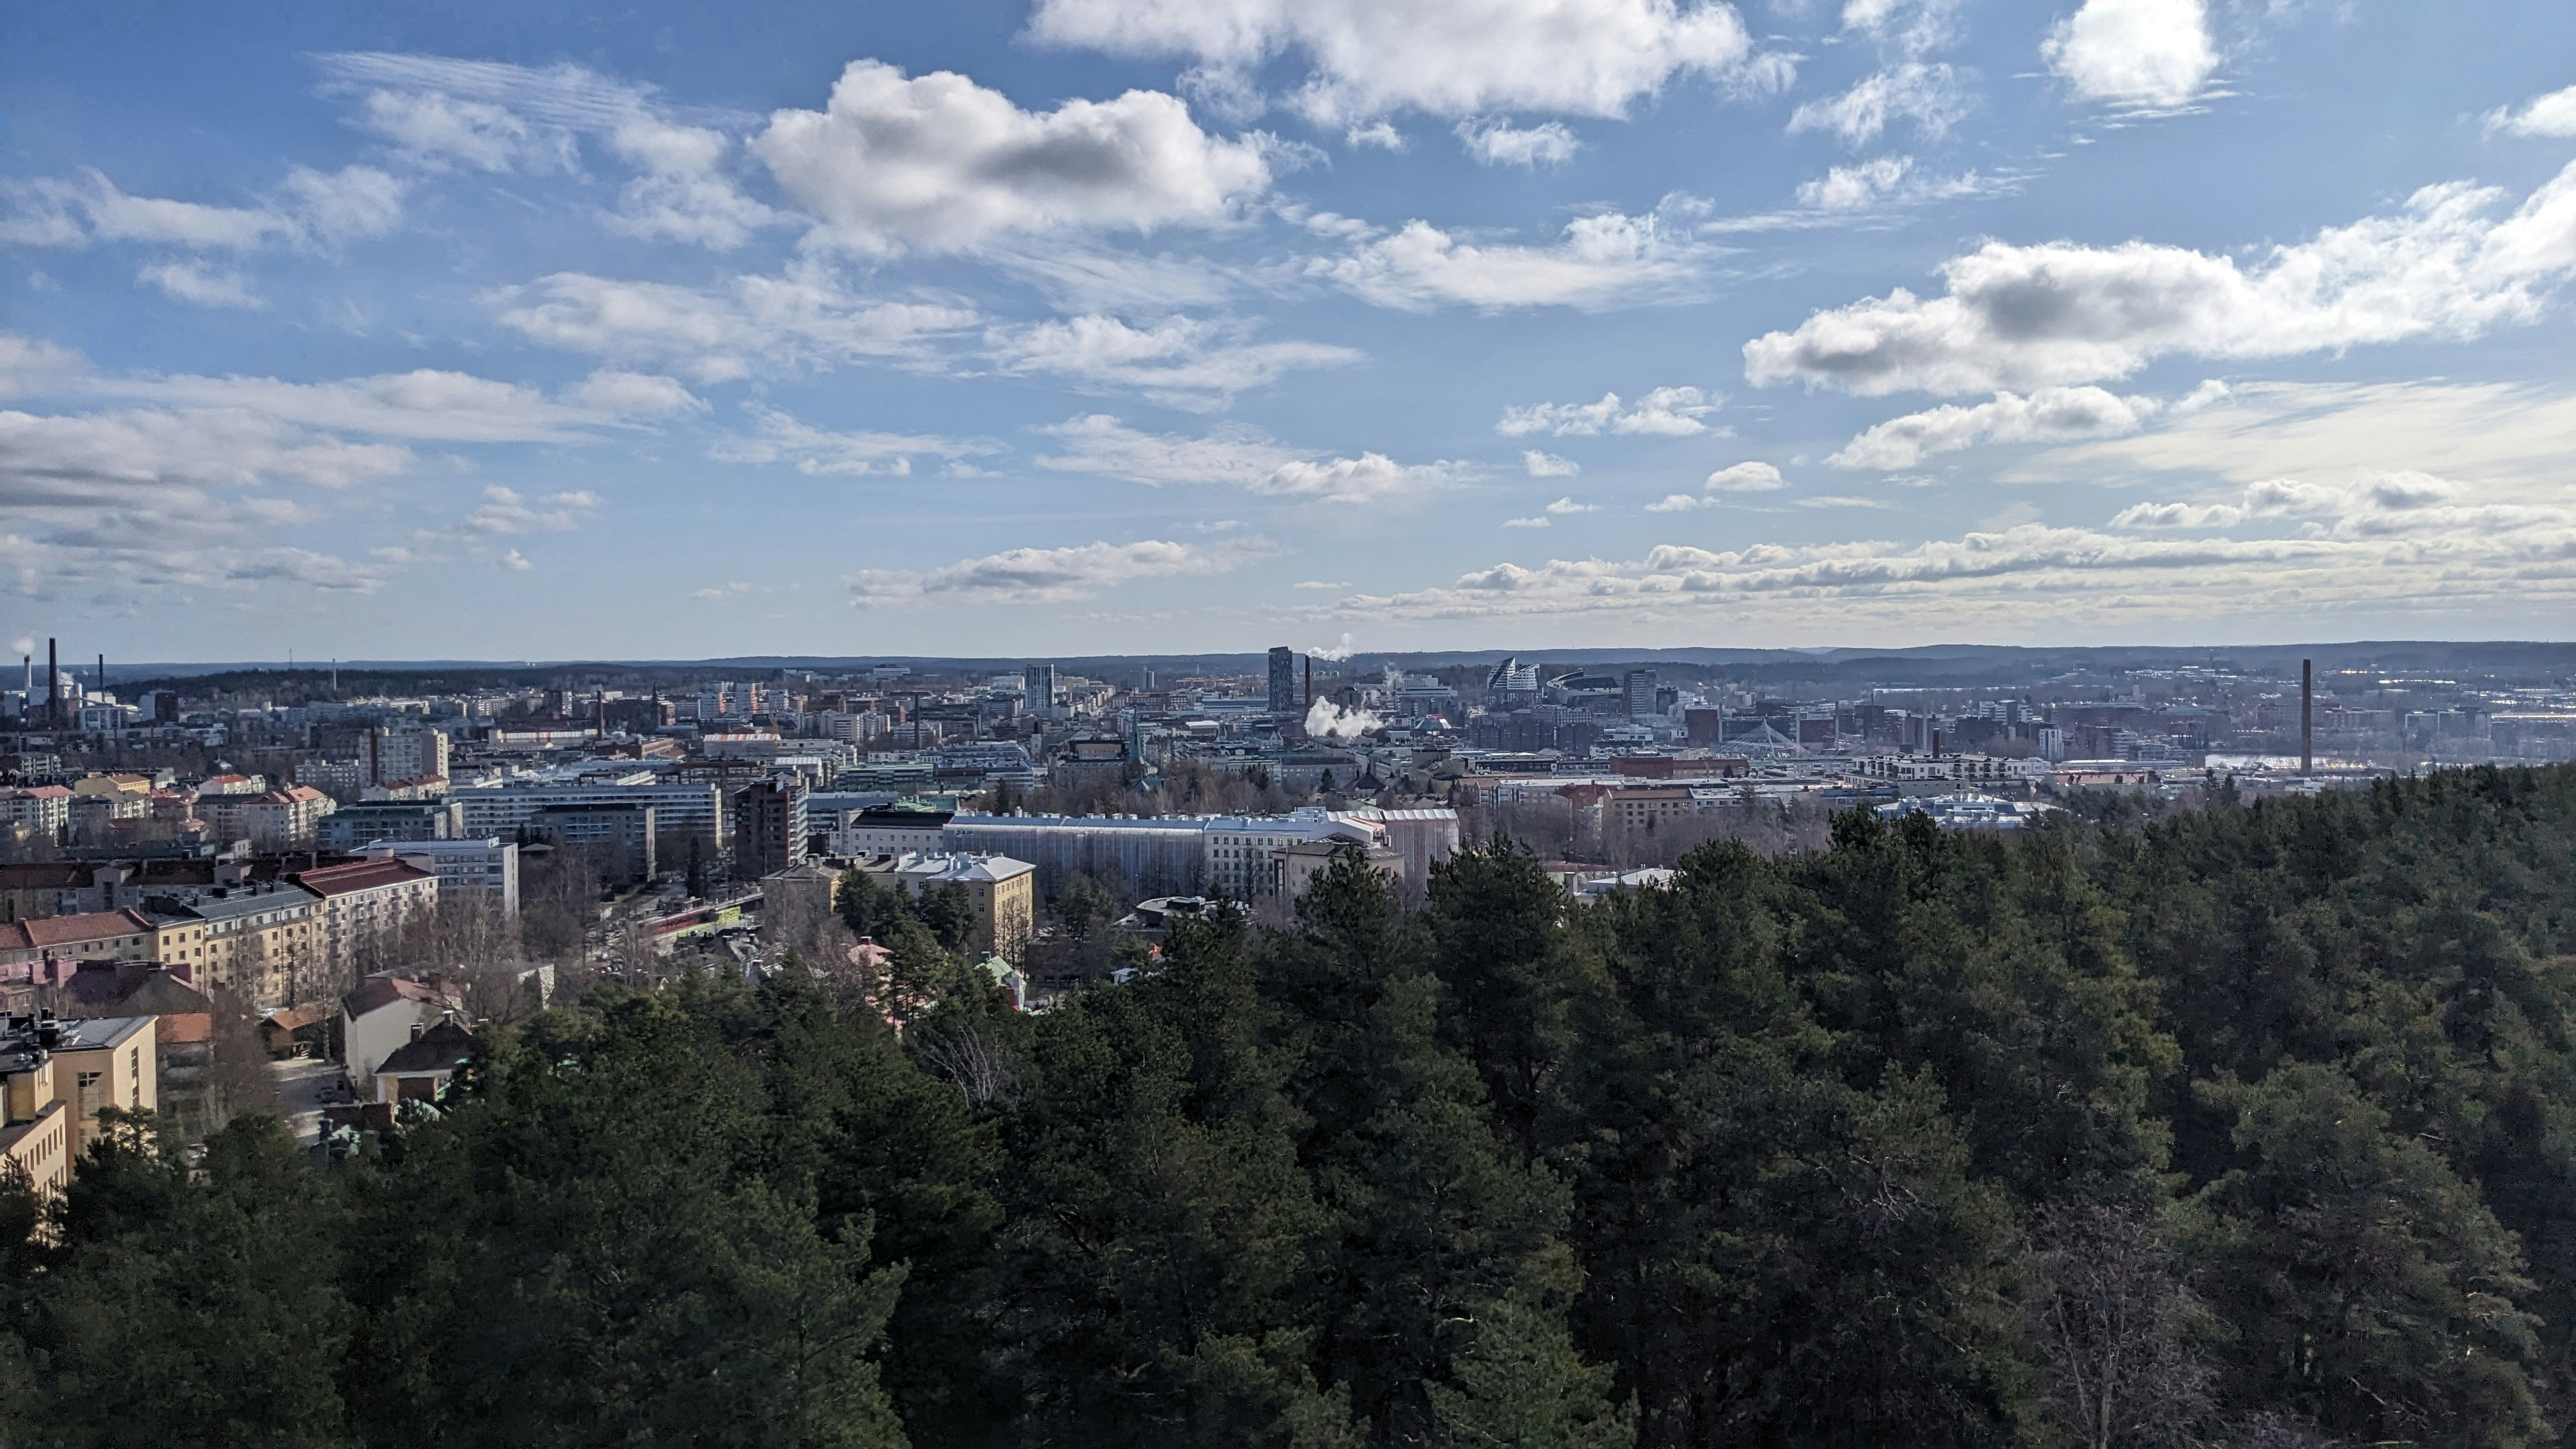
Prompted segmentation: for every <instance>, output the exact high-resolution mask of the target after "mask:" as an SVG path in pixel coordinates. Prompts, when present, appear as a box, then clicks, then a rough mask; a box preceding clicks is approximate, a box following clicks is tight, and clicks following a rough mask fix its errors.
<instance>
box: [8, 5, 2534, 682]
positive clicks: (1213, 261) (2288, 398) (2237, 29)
mask: <svg viewBox="0 0 2576 1449" xmlns="http://www.w3.org/2000/svg"><path fill="white" fill-rule="evenodd" d="M2571 271H2576V8H2571V7H2569V6H2567V5H2565V4H2563V3H2537V0H2526V3H2489V4H2479V5H2459V6H2451V5H2444V6H2435V5H2423V4H2396V3H2390V0H2347V3H2344V4H2341V5H2337V4H2331V3H2312V0H2031V3H2024V0H1841V3H1839V4H1836V3H1832V0H1740V3H1738V4H1736V5H1732V6H1730V5H1727V4H1718V3H1696V4H1694V3H1683V0H950V3H943V4H939V5H893V4H885V3H875V4H868V3H859V4H851V3H840V4H832V5H819V4H818V5H805V4H770V5H761V6H707V5H703V4H672V3H653V0H646V3H639V4H635V5H632V6H626V7H621V8H616V9H613V10H611V9H605V8H603V9H597V10H594V9H590V8H586V7H579V6H572V5H565V4H560V3H550V0H520V3H513V4H507V5H502V4H441V5H437V6H423V5H392V4H382V3H370V0H350V3H342V4H335V5H331V6H266V5H262V6H253V5H246V4H229V5H223V4H217V5H209V4H204V3H202V0H200V3H191V4H176V3H171V4H162V3H143V0H137V3H97V0H91V3H81V4H72V3H59V0H26V3H20V4H16V5H12V6H9V7H6V9H5V12H0V639H5V640H6V641H8V642H10V643H11V645H12V647H13V650H23V649H24V648H26V647H28V641H30V640H32V641H34V647H36V648H37V649H39V650H41V648H42V640H43V639H44V638H45V637H48V636H60V637H61V638H62V639H63V640H64V648H65V650H66V651H67V657H87V656H88V655H90V654H93V653H97V652H100V651H104V652H106V653H107V654H109V655H110V656H111V658H124V659H131V660H147V659H149V660H170V661H179V660H221V659H249V658H279V657H283V656H284V655H286V654H287V653H289V652H290V651H291V652H292V653H293V654H294V655H295V656H296V657H298V658H307V659H321V658H325V657H335V656H336V657H340V658H374V659H391V658H489V659H518V658H529V659H542V658H581V657H593V658H598V657H608V658H648V657H649V658H692V657H711V656H721V655H738V654H827V655H890V654H980V655H1000V656H1030V657H1035V656H1043V655H1046V654H1051V653H1053V654H1071V653H1081V654H1106V653H1136V654H1141V653H1156V652H1180V651H1198V650H1244V649H1256V648H1260V647H1265V646H1267V645H1271V644H1280V643H1285V644H1289V645H1291V646H1292V647H1296V648H1301V649H1321V650H1324V651H1326V652H1333V651H1335V650H1338V649H1340V648H1344V647H1359V648H1365V649H1370V650H1386V649H1412V648H1422V649H1430V648H1457V649H1478V648H1495V649H1519V650H1536V649H1542V648H1547V647H1558V648H1567V647H1626V646H1636V647H1643V646H1681V645H1702V646H1763V647H1818V646H1833V645H1841V646H1878V647H1898V646H1905V645H1916V644H1929V643H1954V642H1981V643H2027V644H2105V643H2170V644H2200V643H2210V644H2224V643H2257V642H2295V641H2301V640H2325V639H2360V638H2419V639H2443V638H2539V639H2567V638H2570V637H2571V636H2576V491H2571V486H2570V485H2571V481H2576V346H2571V340H2576V338H2571V332H2570V330H2569V323H2570V317H2571V306H2576V298H2571V295H2570V293H2571V290H2576V289H2571V288H2570V286H2569V277H2570V273H2571Z"/></svg>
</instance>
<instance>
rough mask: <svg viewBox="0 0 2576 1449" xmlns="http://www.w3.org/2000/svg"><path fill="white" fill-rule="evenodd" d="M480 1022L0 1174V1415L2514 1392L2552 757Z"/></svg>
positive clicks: (354, 1426) (2567, 959) (2562, 1303)
mask: <svg viewBox="0 0 2576 1449" xmlns="http://www.w3.org/2000/svg"><path fill="white" fill-rule="evenodd" d="M897 948H898V952H899V954H901V955H902V956H903V958H904V965H905V970H906V972H907V973H908V978H909V979H910V980H911V982H912V983H913V985H912V988H911V989H912V990H913V993H914V997H915V998H916V999H917V1000H919V1001H924V1002H927V1001H933V1000H935V1002H936V1004H935V1005H928V1006H924V1007H921V1008H920V1009H918V1010H916V1011H914V1012H912V1014H911V1015H910V1019H909V1020H908V1022H907V1025H906V1028H905V1030H904V1032H903V1033H902V1035H901V1038H900V1039H898V1037H897V1035H896V1034H895V1033H894V1032H893V1030H891V1029H890V1028H889V1027H888V1026H887V1025H886V1024H885V1022H884V1020H883V1018H882V1016H881V1015H880V1014H879V1012H878V1011H877V1010H876V1009H875V1004H874V1003H871V1002H869V1001H866V1000H863V999H860V998H859V997H857V996H855V995H854V994H853V992H852V991H851V990H850V989H849V987H848V984H847V983H846V982H843V981H840V980H838V979H836V978H835V977H834V976H833V975H831V974H830V973H828V972H807V971H805V970H802V969H798V968H791V969H790V970H788V971H786V972H784V973H782V974H781V975H779V976H777V977H775V978H773V979H770V980H768V981H765V982H763V983H760V984H757V985H752V984H746V983H743V982H739V981H733V980H719V979H709V978H690V979H687V980H684V981H682V982H681V983H680V984H678V985H677V986H676V987H673V988H671V989H669V990H665V991H663V992H660V993H657V994H652V995H646V994H640V993H636V992H630V991H626V990H624V989H622V988H619V987H616V986H614V985H603V986H599V987H595V988H593V989H592V990H591V991H590V992H589V993H588V994H587V995H586V997H585V999H584V1000H583V1001H582V1002H581V1004H580V1005H579V1006H578V1007H575V1008H573V1009H569V1010H562V1011H556V1012H551V1013H548V1014H545V1015H543V1016H540V1017H538V1018H536V1019H534V1020H533V1021H531V1022H528V1023H525V1024H522V1025H520V1026H518V1027H514V1028H512V1029H509V1030H507V1031H502V1032H494V1033H490V1034H488V1035H487V1044H486V1046H485V1048H484V1051H483V1055H482V1056H481V1057H480V1058H479V1059H478V1060H477V1062H476V1064H475V1065H474V1067H473V1069H472V1070H471V1072H470V1074H469V1075H468V1077H467V1078H466V1079H465V1081H464V1084H463V1085H462V1087H461V1088H460V1089H459V1091H458V1092H457V1093H456V1094H455V1095H454V1096H452V1097H451V1099H450V1100H449V1101H448V1102H447V1103H446V1104H444V1107H443V1111H442V1114H441V1115H440V1116H439V1117H438V1118H437V1119H436V1120H429V1121H419V1122H414V1123H411V1124H409V1125H408V1126H406V1127H405V1128H404V1129H403V1130H401V1131H400V1132H399V1133H397V1134H394V1135H392V1136H389V1137H387V1138H385V1139H384V1140H382V1141H380V1142H374V1143H370V1144H369V1145H367V1146H366V1147H365V1148H364V1149H363V1150H361V1151H359V1152H357V1153H356V1154H355V1155H352V1156H349V1157H347V1158H346V1159H345V1160H342V1161H339V1162H336V1163H334V1164H332V1165H329V1166H319V1167H317V1166H314V1165H312V1164H310V1163H309V1162H308V1161H307V1158H306V1155H305V1154H304V1153H303V1152H302V1151H300V1150H299V1149H297V1148H296V1146H295V1145H294V1143H293V1142H292V1140H291V1139H290V1138H288V1137H287V1136H286V1135H285V1133H284V1130H283V1128H282V1127H281V1126H280V1125H279V1124H278V1123H277V1122H276V1121H275V1120H274V1119H273V1118H268V1117H260V1116H252V1117H244V1118H241V1119H238V1120H236V1121H235V1122H234V1123H233V1124H232V1125H231V1126H229V1127H227V1128H226V1129H225V1130H224V1131H223V1132H221V1133H220V1134H218V1135H217V1136H216V1137H215V1138H214V1139H213V1140H211V1141H210V1142H209V1143H208V1144H207V1147H206V1150H205V1153H204V1155H203V1160H202V1162H200V1163H197V1164H195V1165H194V1166H193V1167H192V1166H191V1165H190V1164H189V1162H188V1161H187V1159H186V1157H185V1154H184V1153H183V1152H182V1150H181V1149H180V1148H179V1147H178V1146H177V1145H176V1144H175V1143H174V1142H172V1141H170V1140H168V1139H167V1137H166V1136H165V1135H164V1134H161V1133H159V1132H158V1131H157V1130H156V1127H155V1124H153V1123H151V1122H150V1121H148V1120H137V1121H129V1122H124V1123H122V1124H120V1126H119V1127H118V1129H117V1133H116V1135H115V1138H114V1140H113V1141H111V1142H109V1143H107V1144H104V1145H103V1146H101V1147H100V1148H98V1149H95V1150H94V1151H93V1153H92V1155H91V1156H90V1157H89V1158H88V1159H87V1160H85V1161H84V1162H83V1163H82V1165H81V1167H80V1170H79V1173H78V1175H77V1177H76V1178H75V1180H74V1182H73V1184H72V1186H71V1188H70V1190H69V1192H68V1193H67V1194H66V1195H65V1196H64V1198H63V1199H62V1200H60V1202H59V1203H57V1204H56V1205H55V1206H54V1207H53V1208H51V1209H50V1215H51V1216H50V1223H49V1225H45V1226H42V1227H40V1226H39V1224H38V1222H37V1219H36V1217H35V1210H34V1208H33V1206H32V1205H31V1204H30V1203H29V1202H28V1201H27V1200H25V1199H24V1197H23V1195H21V1196H20V1197H18V1198H16V1199H14V1200H13V1205H12V1206H11V1207H10V1208H9V1211H8V1213H7V1221H6V1222H5V1223H0V1258H5V1261H0V1271H5V1274H6V1282H5V1285H0V1296H5V1298H6V1303H5V1313H0V1444H5V1445H8V1446H21V1445H27V1446H32V1445H55V1444H60V1445H84V1446H86V1445H106V1444H131V1443H151V1444H160V1445H196V1444H206V1445H212V1444H279V1445H288V1444H292V1445H369V1446H423V1449H427V1446H449V1445H501V1444H508V1445H576V1444H579V1445H658V1444H675V1445H676V1444H741V1445H755V1444H756V1445H894V1444H902V1443H907V1442H908V1443H911V1444H916V1445H922V1446H993V1449H1017V1446H1067V1449H1073V1446H1083V1449H1090V1446H1100V1449H1107V1446H1128V1445H1134V1446H1149V1445H1150V1446H1167V1445H1168V1446H1220V1445H1223V1446H1235V1445H1250V1446H1279V1449H1328V1446H1330V1449H1342V1446H1351V1449H1357V1446H1363V1445H1369V1446H1374V1445H1424V1446H1488V1445H1520V1446H1533V1449H1537V1446H1547V1449H1575V1446H1624V1445H1630V1444H1635V1445H1641V1446H1655V1449H1663V1446H1684V1445H1689V1446H1699V1445H1710V1446H1714V1445H1728V1446H1738V1445H1752V1446H1792V1445H1821V1446H1864V1445H1866V1446H1881V1445H1935V1446H1943V1445H1989V1444H1992V1445H2001V1444H2031V1445H2053V1444H2070V1445H2073V1444H2085V1445H2104V1446H2107V1445H2168V1444H2169V1445H2184V1444H2209V1445H2229V1446H2236V1445H2261V1446H2266V1449H2286V1446H2294V1445H2303V1444H2325V1443H2337V1442H2347V1443H2354V1444H2360V1443H2385V1442H2392V1441H2394V1442H2405V1443H2414V1444H2423V1445H2524V1444H2542V1443H2557V1442H2561V1440H2560V1435H2561V1434H2562V1432H2564V1431H2566V1430H2567V1429H2568V1428H2570V1427H2571V1426H2576V1379H2571V1367H2576V1365H2571V1341H2576V768H2563V769H2547V770H2494V769H2478V770H2469V771H2460V772H2443V773H2438V774H2434V775H2431V776H2429V777H2425V778H2420V779H2410V780H2403V781H2391V782H2383V783H2381V784H2379V785H2377V786H2374V787H2372V788H2370V789H2368V790H2362V791H2350V792H2337V793H2330V794H2327V795H2324V796H2321V797H2318V798H2315V799H2305V800H2291V801H2273V802H2267V803H2262V804H2253V805H2248V804H2240V803H2238V802H2236V801H2234V800H2232V799H2228V798H2219V799H2216V800H2214V801H2213V802H2212V803H2210V804H2209V805H2208V806H2207V807H2206V808H2204V809H2201V810H2196V811H2191V812H2188V813H2183V814H2178V815H2175V816H2173V817H2170V818H2167V819H2163V820H2159V821H2156V822H2154V823H2151V824H2146V825H2143V826H2136V827H2132V828H2113V827H2109V826H2101V825H2086V824H2081V823H2076V822H2068V823H2065V824H2063V825H2062V826H2057V827H2052V828H2049V829H2045V830H2042V831H2039V832H2036V833H2035V834H2033V835H2031V836H2029V837H2027V838H2024V839H2019V840H2001V839H1995V838H1982V837H1969V836H1945V835H1942V834H1940V833H1938V832H1936V831H1934V830H1933V829H1931V828H1929V827H1928V826H1927V825H1926V824H1925V823H1924V822H1923V821H1921V820H1920V819H1919V818H1918V819H1912V820H1907V821H1905V822H1903V823H1898V824H1890V823H1884V822H1881V821H1879V820H1878V819H1876V818H1875V817H1874V816H1871V815H1869V814H1866V813H1856V814H1853V815H1848V816H1843V817H1839V818H1838V819H1837V820H1836V821H1835V824H1834V831H1833V844H1832V846H1831V848H1830V849H1828V850H1823V851H1817V852H1812V853H1805V854H1793V855H1784V856H1779V857H1776V858H1769V859H1766V858H1763V857H1760V856H1757V855H1755V854H1753V853H1751V852H1749V851H1747V850H1745V849H1743V848H1742V847H1740V846H1733V845H1713V846H1708V847H1704V848H1702V849H1700V850H1698V851H1696V852H1694V853H1693V854H1692V855H1690V856H1689V857H1688V858H1687V859H1686V860H1685V861H1684V863H1683V867H1682V870H1681V874H1680V877H1679V879H1678V880H1677V882H1676V883H1675V885H1674V886H1673V887H1672V888H1671V889H1669V890H1661V891H1649V892H1632V893H1623V894H1618V895H1614V896H1612V897H1611V898H1609V899H1608V900H1607V901H1606V902H1605V903H1604V904H1601V905H1598V906H1593V907H1575V906H1573V905H1571V904H1570V903H1569V902H1568V901H1567V899H1566V898H1565V896H1564V895H1563V893H1562V892H1561V891H1560V890H1559V889H1558V888H1557V887H1556V886H1555V885H1554V884H1553V883H1552V882H1551V881H1550V880H1549V878H1548V877H1547V876H1546V875H1545V874H1543V873H1542V872H1541V871H1540V869H1539V868H1538V865H1537V862H1536V861H1535V860H1534V859H1533V858H1532V857H1531V856H1529V855H1528V854H1526V853H1523V852H1520V851H1517V850H1515V849H1513V848H1511V847H1510V846H1508V845H1506V844H1497V845H1494V846H1491V847H1488V848H1482V849H1477V850H1472V851H1469V852H1467V853H1465V854H1463V855H1461V856H1459V857H1458V858H1456V859H1455V860H1453V861H1452V862H1450V863H1449V864H1447V865H1446V866H1445V867H1443V868H1442V869H1441V870H1440V871H1439V872H1438V874H1437V875H1436V877H1435V879H1434V880H1433V882H1432V883H1431V887H1430V890H1429V899H1428V903H1427V905H1426V906H1424V907H1423V908H1422V909H1420V910H1417V911H1406V910H1404V909H1401V908H1400V907H1399V905H1398V903H1397V901H1396V900H1395V899H1394V898H1393V897H1392V895H1391V894H1390V890H1389V888H1388V887H1387V885H1386V884H1385V883H1384V882H1382V881H1381V880H1380V879H1379V878H1378V877H1376V876H1374V875H1372V874H1370V873H1368V872H1367V871H1365V870H1363V869H1361V868H1359V867H1358V866H1357V865H1356V864H1352V865H1347V866H1345V867H1341V868H1337V869H1335V870H1334V871H1333V872H1331V873H1329V874H1328V875H1326V876H1325V877H1324V878H1323V879H1322V881H1321V883H1320V884H1319V885H1318V886H1317V888H1316V890H1315V891H1314V893H1313V894H1312V895H1310V896H1309V897H1308V899H1307V900H1306V902H1305V903H1304V905H1303V909H1302V911H1301V914H1300V917H1299V924H1298V926H1297V927H1296V928H1295V929H1294V930H1291V931H1284V932H1282V931H1266V930H1260V929H1255V928H1252V927H1248V926H1242V925H1220V926H1208V927H1200V926H1185V927H1182V928H1180V929H1177V930H1176V931H1175V932H1174V934H1173V935H1172V936H1171V937H1170V939H1169V940H1168V941H1167V942H1166V945H1165V954H1164V957H1163V959H1162V960H1161V961H1160V962H1159V963H1158V965H1157V967H1156V968H1155V969H1153V970H1151V971H1150V972H1147V973H1145V974H1141V975H1138V976H1136V977H1135V978H1133V979H1130V980H1129V981H1127V982H1126V983H1124V984H1121V985H1108V984H1103V985H1100V986H1095V987H1089V988H1085V989H1083V990H1081V991H1079V992H1077V993H1076V994H1075V995H1073V996H1072V997H1070V998H1069V999H1067V1000H1066V1001H1064V1002H1062V1003H1061V1004H1059V1005H1058V1006H1056V1007H1055V1008H1054V1009H1053V1010H1051V1011H1049V1012H1047V1013H1045V1014H1043V1015H1039V1016H1020V1015H1016V1014H1014V1013H1011V1012H1009V1011H1007V1010H1006V1009H1004V1007H1003V1005H1002V1002H1001V1000H1000V999H999V997H998V995H997V994H996V993H995V992H993V991H992V990H991V989H990V988H989V986H987V985H986V984H985V982H984V979H983V978H982V977H981V976H980V975H978V974H975V973H972V972H969V971H966V970H964V969H963V968H961V967H959V966H958V965H957V963H955V962H954V961H952V960H949V959H948V958H946V957H945V956H944V955H943V954H941V953H940V952H939V948H938V947H937V945H936V943H935V942H934V941H930V940H929V939H927V933H925V932H921V931H919V928H918V927H915V928H913V930H912V932H911V933H909V934H908V935H907V936H905V937H903V938H901V939H899V940H898V942H897Z"/></svg>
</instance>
